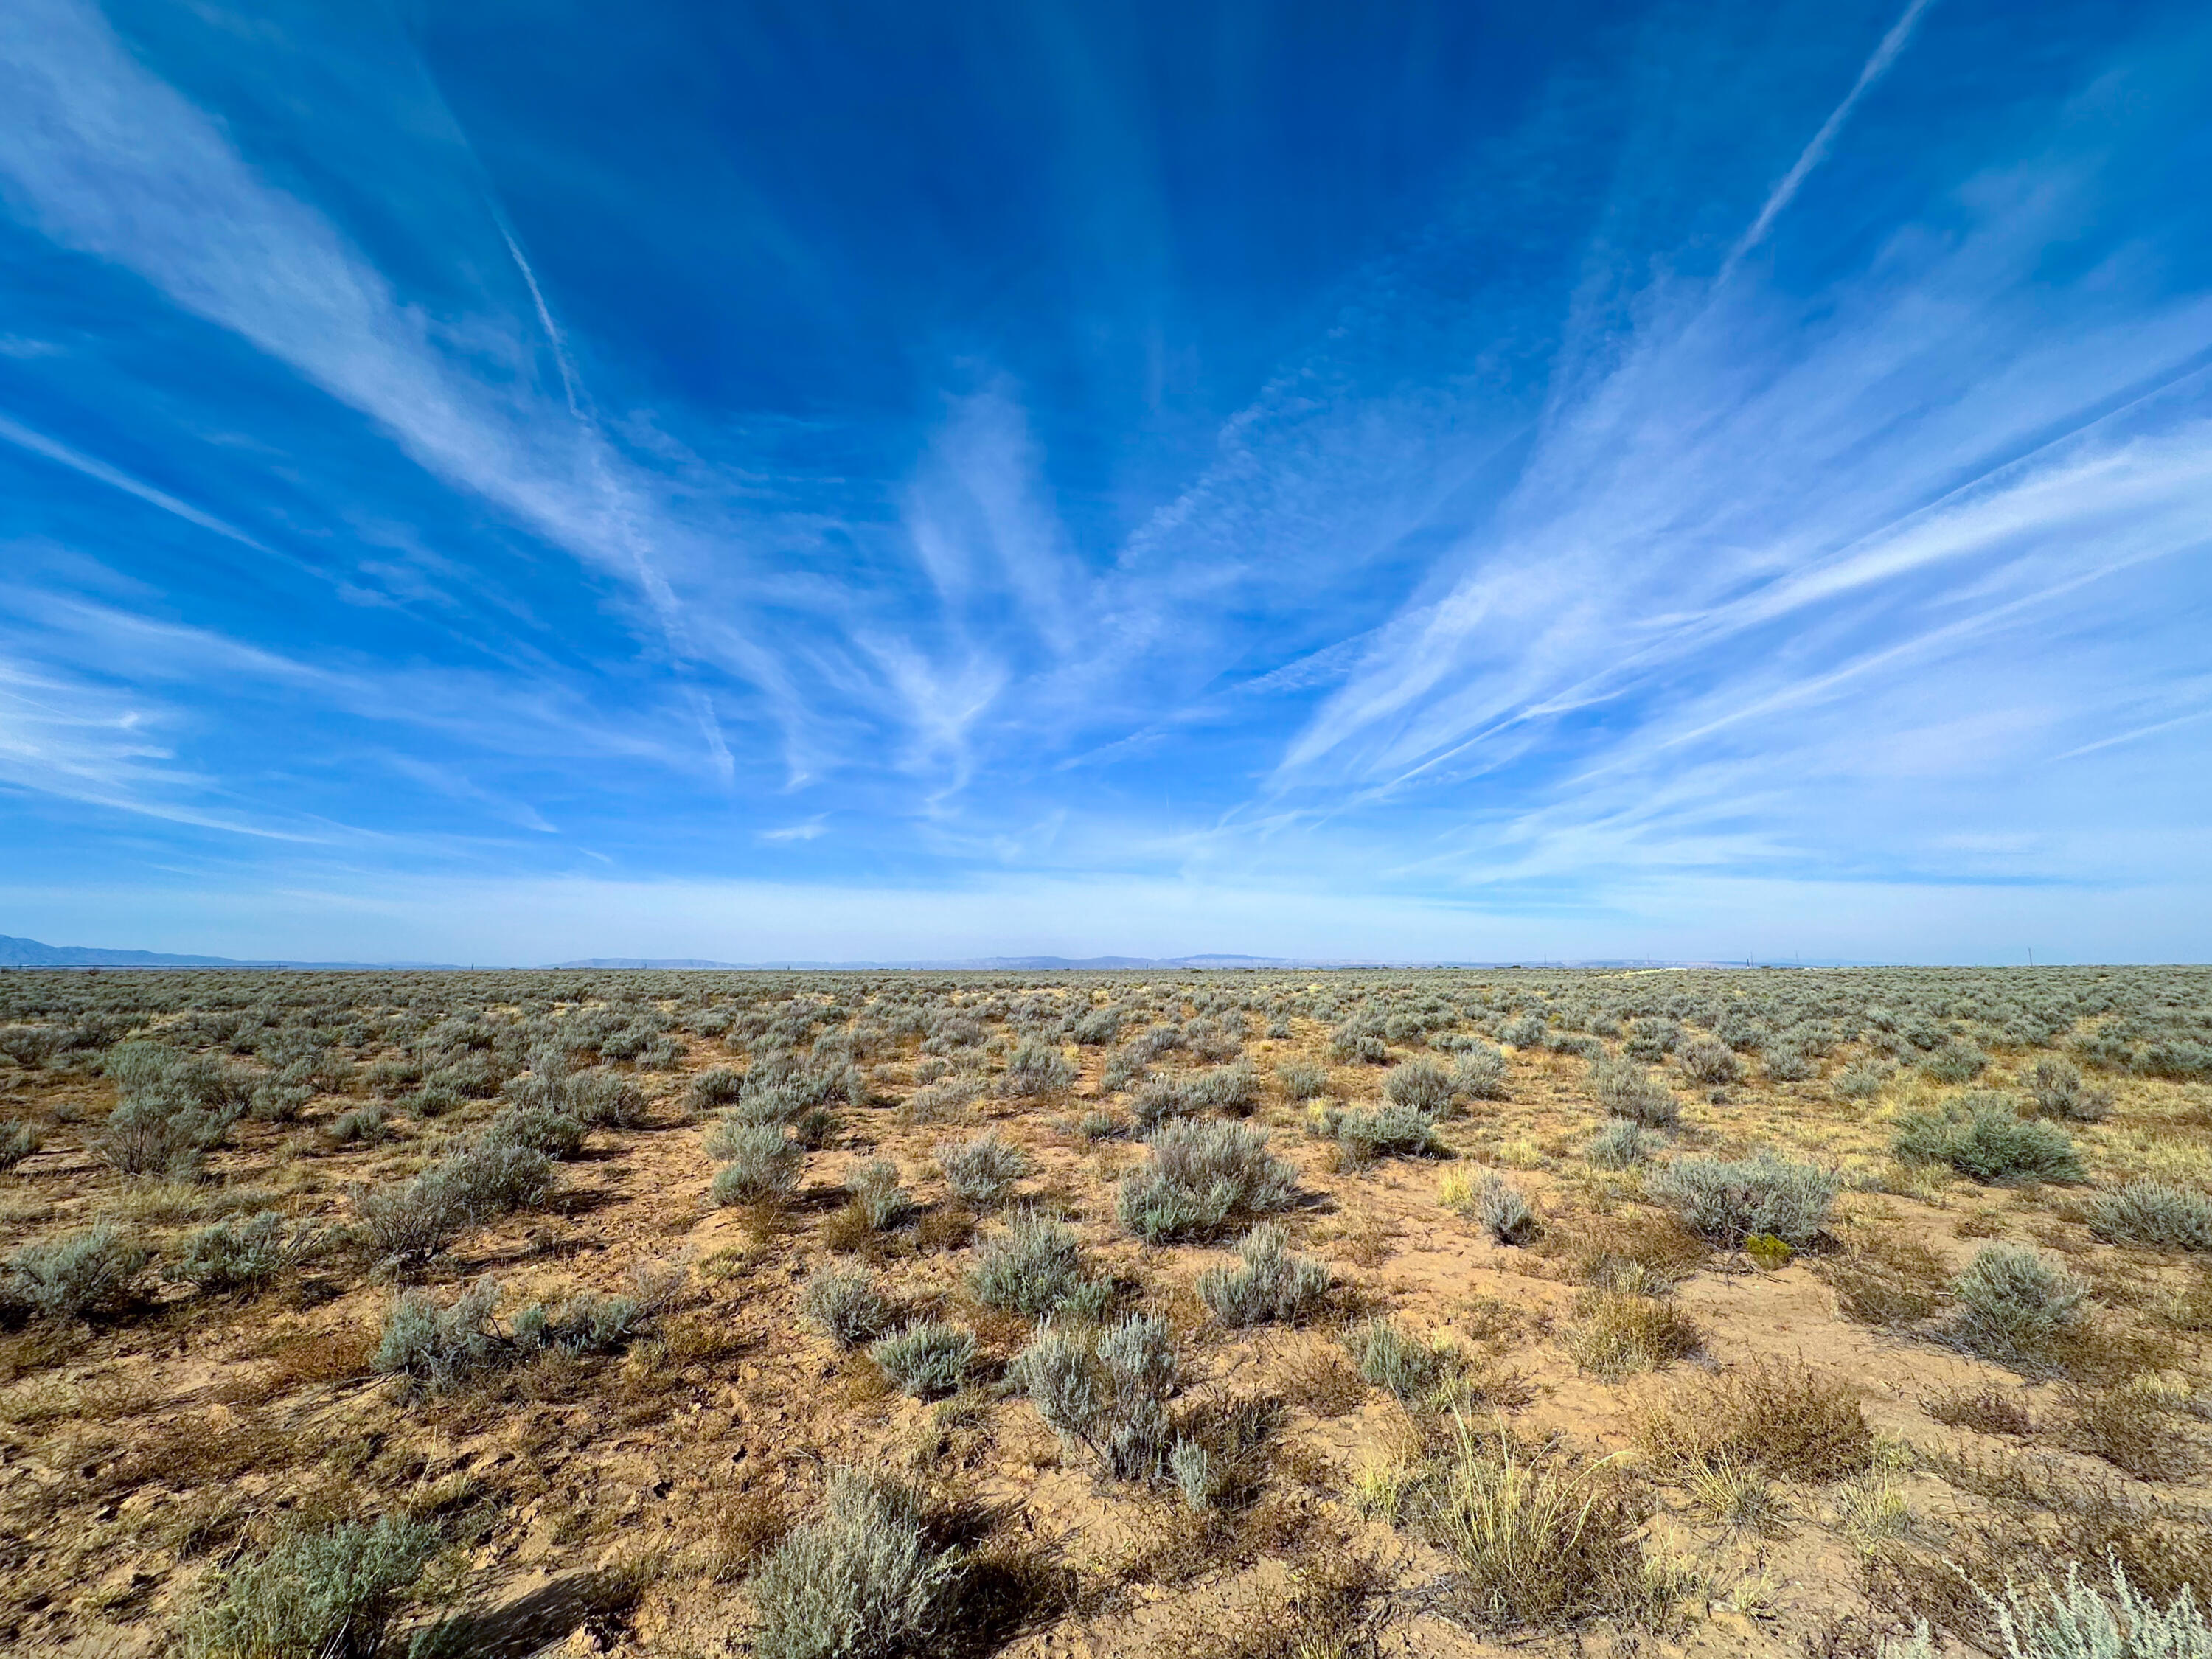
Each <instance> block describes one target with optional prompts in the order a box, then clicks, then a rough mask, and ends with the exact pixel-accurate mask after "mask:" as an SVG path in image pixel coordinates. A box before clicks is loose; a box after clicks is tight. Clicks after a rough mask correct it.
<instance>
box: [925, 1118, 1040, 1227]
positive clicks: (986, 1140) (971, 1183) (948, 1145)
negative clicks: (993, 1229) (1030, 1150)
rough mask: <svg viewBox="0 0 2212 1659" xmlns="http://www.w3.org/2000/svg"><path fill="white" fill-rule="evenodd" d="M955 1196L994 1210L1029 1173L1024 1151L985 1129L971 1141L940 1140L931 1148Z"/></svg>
mask: <svg viewBox="0 0 2212 1659" xmlns="http://www.w3.org/2000/svg"><path fill="white" fill-rule="evenodd" d="M932 1150H933V1154H934V1156H935V1157H936V1159H937V1167H938V1168H939V1169H940V1170H944V1171H945V1185H946V1186H948V1187H950V1188H952V1193H953V1196H954V1197H956V1198H957V1199H959V1200H962V1201H963V1203H967V1204H972V1205H974V1206H975V1207H976V1208H977V1209H979V1210H995V1209H996V1208H998V1207H999V1206H1000V1205H1001V1204H1003V1203H1005V1202H1006V1196H1007V1194H1009V1193H1011V1192H1012V1191H1013V1188H1014V1183H1015V1182H1018V1181H1019V1180H1020V1179H1021V1178H1022V1177H1023V1176H1025V1175H1027V1174H1028V1173H1029V1170H1030V1161H1029V1159H1028V1158H1026V1157H1025V1156H1024V1154H1023V1152H1022V1149H1021V1148H1020V1147H1018V1146H1015V1145H1014V1144H1013V1143H1012V1141H1010V1140H1007V1139H1005V1138H1004V1137H1003V1136H1001V1135H1000V1133H999V1132H998V1131H997V1130H996V1129H986V1130H985V1131H984V1132H983V1133H981V1134H980V1135H977V1136H975V1138H974V1139H969V1140H945V1141H939V1143H938V1144H937V1146H935V1147H934V1148H933V1149H932Z"/></svg>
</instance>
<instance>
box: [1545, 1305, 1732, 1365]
mask: <svg viewBox="0 0 2212 1659" xmlns="http://www.w3.org/2000/svg"><path fill="white" fill-rule="evenodd" d="M1703 1340H1704V1338H1703V1335H1702V1334H1701V1333H1700V1332H1699V1329H1698V1327H1697V1324H1696V1322H1694V1321H1692V1319H1691V1318H1690V1316H1688V1315H1687V1314H1686V1313H1684V1312H1683V1311H1682V1310H1681V1309H1680V1308H1679V1307H1677V1306H1676V1305H1675V1304H1674V1301H1673V1299H1672V1298H1671V1297H1663V1296H1644V1295H1639V1294H1638V1293H1637V1292H1636V1291H1617V1290H1603V1289H1599V1288H1596V1287H1595V1286H1594V1287H1592V1288H1591V1289H1589V1290H1586V1291H1583V1293H1582V1295H1581V1296H1579V1297H1577V1298H1576V1300H1575V1322H1574V1323H1573V1324H1572V1325H1571V1326H1569V1327H1568V1328H1567V1332H1566V1338H1565V1347H1566V1351H1567V1356H1568V1358H1571V1359H1572V1360H1573V1361H1574V1362H1575V1364H1577V1366H1579V1367H1580V1368H1581V1369H1582V1370H1586V1371H1592V1372H1595V1373H1596V1374H1597V1375H1598V1376H1603V1377H1607V1378H1616V1377H1622V1376H1629V1375H1631V1374H1632V1373H1634V1372H1637V1371H1648V1370H1656V1369H1657V1368H1658V1367H1659V1366H1661V1365H1663V1364H1667V1363H1668V1361H1669V1360H1674V1359H1680V1358H1682V1357H1683V1356H1685V1355H1686V1354H1692V1353H1695V1352H1697V1351H1698V1349H1699V1346H1700V1345H1701V1344H1702V1342H1703Z"/></svg>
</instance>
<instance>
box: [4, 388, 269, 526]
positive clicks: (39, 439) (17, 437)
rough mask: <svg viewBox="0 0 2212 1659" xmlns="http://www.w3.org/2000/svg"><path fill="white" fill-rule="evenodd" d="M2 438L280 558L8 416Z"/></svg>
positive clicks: (186, 504) (194, 509) (195, 510)
mask: <svg viewBox="0 0 2212 1659" xmlns="http://www.w3.org/2000/svg"><path fill="white" fill-rule="evenodd" d="M0 438H3V439H5V440H6V441H8V442H9V443H11V444H14V445H15V446H16V447H19V448H21V449H27V450H29V451H30V452H31V453H33V455H43V456H45V457H46V459H48V460H50V461H58V462H59V463H60V464H61V465H64V466H66V467H69V468H70V469H71V470H72V471H77V472H82V473H83V474H84V476H85V477H88V478H97V479H98V480H100V483H104V484H107V485H110V486H112V488H114V489H120V490H122V491H123V492H124V493H125V495H136V496H137V498H138V499H139V500H140V501H145V502H148V503H149V504H150V505H152V506H155V507H160V508H161V510H162V511H163V512H164V513H175V514H176V515H177V516H178V517H179V518H180V519H182V520H184V521H185V523H186V524H196V525H197V526H199V527H200V528H201V529H203V530H212V531H213V532H215V533H216V535H218V536H228V537H229V538H230V539H231V540H233V541H234V542H238V543H241V544H244V545H245V546H247V547H250V548H252V550H254V551H255V552H257V553H268V554H270V555H271V556H280V555H277V554H276V552H275V550H274V549H271V548H267V547H264V546H263V545H262V544H260V543H259V542H257V541H255V540H254V539H253V538H252V537H251V536H249V535H247V534H246V532H244V531H243V530H240V529H239V528H238V527H237V526H234V525H228V524H225V523H224V522H223V521H222V520H221V519H218V518H216V516H215V515H214V514H213V513H203V512H201V511H200V510H199V508H197V507H194V506H192V505H191V503H190V502H189V501H179V500H178V499H177V498H176V497H175V496H174V495H169V494H167V492H166V491H163V490H159V489H155V488H154V486H153V485H151V484H149V483H140V482H139V481H138V480H137V479H136V478H134V477H131V475H130V474H129V473H127V472H122V471H117V470H116V469H115V468H114V467H112V466H110V465H107V463H106V462H105V461H100V460H95V459H93V458H92V457H91V456H89V455H86V454H83V453H80V452H78V451H76V450H74V449H71V448H70V447H69V446H68V445H67V444H64V443H57V442H55V441H54V440H52V438H49V437H47V436H46V435H45V434H44V433H40V432H33V431H32V430H31V428H29V427H27V426H18V425H17V424H16V423H15V422H13V421H11V420H9V418H8V417H7V416H5V415H0Z"/></svg>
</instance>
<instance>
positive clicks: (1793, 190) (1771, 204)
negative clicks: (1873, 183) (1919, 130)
mask: <svg viewBox="0 0 2212 1659" xmlns="http://www.w3.org/2000/svg"><path fill="white" fill-rule="evenodd" d="M1928 7H1929V0H1911V3H1910V4H1908V5H1907V6H1906V7H1905V15H1903V16H1902V17H1899V19H1898V20H1897V21H1896V22H1894V23H1893V24H1892V25H1891V26H1890V30H1889V33H1887V34H1885V35H1883V36H1882V37H1881V45H1880V46H1876V47H1875V49H1874V55H1873V56H1872V57H1871V58H1868V59H1867V60H1866V67H1865V68H1864V69H1862V70H1860V71H1859V78H1858V79H1857V82H1854V83H1853V84H1852V86H1851V89H1850V91H1849V92H1848V93H1846V94H1844V101H1843V102H1842V103H1840V104H1838V105H1837V106H1836V107H1835V108H1834V109H1833V110H1832V112H1830V113H1829V116H1828V118H1827V119H1826V121H1823V122H1822V123H1821V124H1820V131H1818V132H1816V133H1814V135H1813V142H1812V143H1808V144H1807V145H1806V146H1805V148H1804V150H1803V151H1802V153H1801V154H1800V155H1798V157H1797V161H1796V166H1794V167H1791V168H1790V171H1789V172H1787V173H1784V174H1783V175H1782V182H1781V183H1780V184H1778V185H1775V187H1774V190H1773V192H1772V194H1771V195H1769V196H1768V197H1767V198H1766V205H1765V206H1764V207H1762V208H1760V209H1759V217H1757V218H1756V219H1754V220H1753V221H1752V222H1751V228H1750V229H1749V230H1747V231H1746V232H1744V234H1743V237H1742V240H1740V241H1738V242H1737V243H1736V245H1735V246H1734V247H1732V248H1730V249H1729V256H1728V258H1726V259H1724V260H1723V261H1722V262H1721V270H1720V275H1719V276H1716V277H1715V278H1714V279H1713V283H1714V286H1715V287H1718V286H1719V285H1720V284H1721V283H1725V282H1727V281H1728V279H1729V276H1730V275H1731V274H1732V273H1733V272H1734V271H1735V268H1736V264H1737V263H1738V262H1739V261H1740V260H1741V259H1742V258H1743V256H1744V255H1745V254H1747V253H1748V252H1751V251H1752V249H1753V248H1754V247H1756V246H1759V243H1760V242H1761V241H1762V240H1765V235H1766V233H1767V231H1768V230H1769V229H1771V228H1772V226H1773V224H1774V222H1775V220H1776V219H1777V218H1778V217H1779V216H1781V213H1782V210H1783V209H1784V208H1786V207H1788V206H1789V205H1790V198H1791V197H1794V196H1796V194H1797V187H1798V186H1799V185H1802V184H1803V183H1804V182H1805V175H1806V174H1807V173H1810V172H1812V170H1813V169H1814V167H1818V166H1820V162H1821V161H1822V159H1823V158H1824V157H1826V155H1827V153H1828V147H1829V146H1830V145H1831V144H1832V143H1835V141H1836V135H1837V134H1838V132H1841V131H1843V128H1844V122H1846V121H1848V120H1849V119H1850V115H1851V111H1852V110H1854V109H1855V108H1857V106H1858V101H1859V100H1860V99H1862V98H1863V97H1865V96H1866V94H1867V91H1868V89H1869V88H1871V87H1872V86H1873V85H1874V83H1875V82H1877V81H1879V80H1881V77H1882V76H1883V75H1884V74H1885V73H1887V70H1888V69H1889V66H1890V65H1891V64H1893V63H1895V62H1896V61H1897V57H1898V54H1899V52H1903V51H1904V50H1905V42H1906V41H1907V40H1910V39H1911V36H1912V27H1913V25H1914V24H1916V23H1917V22H1918V21H1920V14H1921V13H1922V12H1923V11H1925V10H1927V9H1928Z"/></svg>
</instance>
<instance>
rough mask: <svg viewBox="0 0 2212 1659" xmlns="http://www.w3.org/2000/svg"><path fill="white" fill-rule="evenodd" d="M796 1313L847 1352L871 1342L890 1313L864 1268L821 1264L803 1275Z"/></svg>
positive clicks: (887, 1321)
mask: <svg viewBox="0 0 2212 1659" xmlns="http://www.w3.org/2000/svg"><path fill="white" fill-rule="evenodd" d="M799 1312H800V1313H801V1314H803V1315H805V1317H806V1319H807V1320H808V1321H809V1322H811V1323H812V1324H813V1325H814V1326H815V1327H816V1328H817V1329H818V1330H820V1331H821V1333H822V1334H823V1335H824V1336H826V1337H828V1338H829V1340H831V1341H832V1342H835V1343H836V1345H837V1346H839V1347H841V1348H844V1349H847V1350H850V1349H854V1348H857V1347H859V1346H861V1345H862V1344H863V1343H867V1342H872V1341H874V1340H876V1339H877V1338H878V1337H879V1336H881V1335H882V1334H884V1327H885V1326H886V1325H888V1324H889V1323H890V1307H889V1306H888V1305H887V1304H885V1302H884V1298H883V1293H882V1292H881V1291H878V1290H877V1289H876V1285H875V1280H874V1279H873V1277H872V1275H871V1274H870V1273H869V1272H868V1270H867V1268H866V1267H863V1266H861V1265H860V1263H858V1262H855V1263H854V1264H853V1265H851V1266H850V1267H840V1266H839V1265H837V1264H836V1263H835V1262H830V1261H825V1262H823V1264H822V1265H821V1266H820V1267H817V1268H815V1270H814V1271H813V1272H812V1273H810V1274H808V1275H807V1279H806V1285H805V1289H804V1290H802V1291H800V1292H799Z"/></svg>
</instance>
